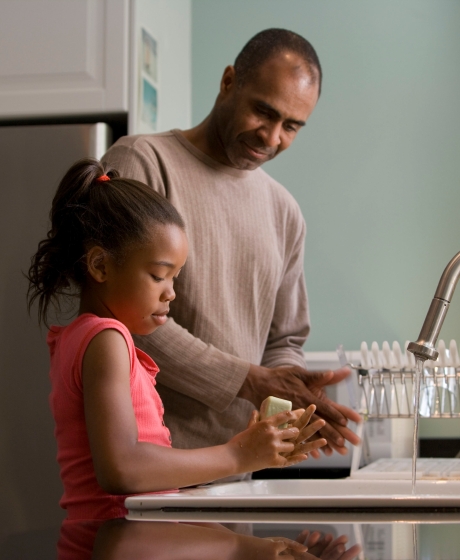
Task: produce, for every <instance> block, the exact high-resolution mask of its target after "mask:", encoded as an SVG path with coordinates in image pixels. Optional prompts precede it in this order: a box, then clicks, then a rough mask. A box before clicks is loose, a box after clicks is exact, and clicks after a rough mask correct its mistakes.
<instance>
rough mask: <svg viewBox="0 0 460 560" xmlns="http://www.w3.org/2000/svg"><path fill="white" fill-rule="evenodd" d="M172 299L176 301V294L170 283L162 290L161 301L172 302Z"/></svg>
mask: <svg viewBox="0 0 460 560" xmlns="http://www.w3.org/2000/svg"><path fill="white" fill-rule="evenodd" d="M173 299H176V292H175V291H174V287H173V284H172V283H171V284H170V285H169V286H167V287H165V289H164V290H163V293H162V294H161V301H172V300H173Z"/></svg>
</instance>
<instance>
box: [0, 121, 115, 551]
mask: <svg viewBox="0 0 460 560" xmlns="http://www.w3.org/2000/svg"><path fill="white" fill-rule="evenodd" d="M109 144H110V128H109V127H108V125H107V124H105V123H97V124H91V125H74V124H72V125H47V126H41V125H37V126H4V127H0V213H1V218H0V227H1V232H0V247H1V252H0V256H1V274H0V290H1V291H0V294H1V313H0V325H1V332H0V542H1V540H2V537H5V535H11V534H15V533H16V534H17V535H18V538H21V535H24V534H26V533H27V534H28V535H29V536H30V535H32V534H36V535H39V534H40V532H43V531H46V530H47V528H52V527H57V526H59V523H60V520H61V519H62V518H63V513H62V511H61V510H60V508H59V505H58V501H59V498H60V496H61V493H62V488H61V484H60V480H59V471H58V466H57V463H56V444H55V441H54V435H53V429H54V425H53V420H52V417H51V413H50V410H49V406H48V394H49V391H50V385H49V378H48V369H49V357H48V349H47V346H46V343H45V338H46V328H45V327H42V328H40V327H39V326H38V322H37V316H36V313H35V314H33V315H32V316H31V317H29V315H28V312H27V306H26V292H27V280H26V279H25V277H24V274H23V273H24V272H26V271H27V270H28V267H29V265H30V258H31V256H32V254H33V253H34V252H35V251H36V249H37V244H38V242H39V240H40V239H42V238H43V237H45V235H46V232H47V231H48V213H49V210H50V208H51V200H52V197H53V195H54V192H55V191H56V188H57V185H58V183H59V181H60V179H61V178H62V176H63V175H64V173H65V172H66V170H67V169H68V168H69V167H70V165H71V164H72V163H74V162H75V161H76V160H78V159H80V158H82V157H87V156H91V157H96V158H100V157H101V156H102V155H103V153H104V152H105V151H106V149H107V147H108V146H109ZM34 532H35V533H34ZM31 544H32V543H31ZM37 552H38V551H37ZM37 558H38V556H37Z"/></svg>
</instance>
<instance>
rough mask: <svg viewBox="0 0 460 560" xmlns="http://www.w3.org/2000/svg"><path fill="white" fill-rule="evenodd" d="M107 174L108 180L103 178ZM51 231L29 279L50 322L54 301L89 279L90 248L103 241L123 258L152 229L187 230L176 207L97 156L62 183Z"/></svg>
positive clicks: (40, 309)
mask: <svg viewBox="0 0 460 560" xmlns="http://www.w3.org/2000/svg"><path fill="white" fill-rule="evenodd" d="M104 175H106V176H108V177H109V180H108V181H101V180H99V178H100V177H102V176H104ZM50 221H51V229H50V230H49V231H48V234H47V236H46V239H43V240H42V241H40V243H39V245H38V250H37V252H36V253H35V255H34V256H33V257H32V262H31V266H30V268H29V272H28V275H27V278H28V280H29V289H28V292H27V299H28V308H29V312H30V310H31V307H32V304H33V303H34V301H35V300H38V317H39V321H40V322H41V321H42V320H44V322H45V324H46V316H47V313H48V310H49V305H50V304H51V303H53V304H54V305H56V307H57V308H58V309H59V296H69V295H70V296H75V295H79V293H80V290H81V288H82V286H83V284H84V282H85V277H86V266H85V255H86V252H87V251H88V250H89V249H90V248H91V247H93V246H95V245H98V246H100V247H102V248H103V249H105V250H106V251H107V252H108V253H109V254H110V255H111V256H112V257H113V258H115V259H117V260H118V261H122V259H123V256H124V253H125V251H126V249H127V247H128V246H129V245H132V244H136V243H141V242H142V241H144V240H145V239H146V238H147V232H148V230H149V227H151V226H154V225H156V224H160V225H169V224H172V225H176V226H178V227H180V228H181V229H185V225H184V221H183V220H182V217H181V216H180V214H179V212H178V211H177V210H176V209H175V208H174V206H173V205H172V204H171V203H170V202H169V201H168V200H167V199H166V198H164V197H163V196H161V195H160V194H158V193H157V192H155V191H154V190H153V189H152V188H151V187H148V186H147V185H145V184H144V183H140V182H139V181H135V180H132V179H124V178H121V177H120V176H119V173H118V171H116V170H115V169H113V168H111V167H110V166H109V165H107V164H106V163H102V162H99V161H98V160H95V159H89V158H87V159H82V160H80V161H77V162H76V163H75V164H74V165H72V167H71V168H70V169H69V171H67V173H66V174H65V176H64V178H63V179H62V181H61V182H60V184H59V187H58V189H57V192H56V194H55V196H54V199H53V203H52V207H51V211H50Z"/></svg>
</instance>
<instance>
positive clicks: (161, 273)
mask: <svg viewBox="0 0 460 560" xmlns="http://www.w3.org/2000/svg"><path fill="white" fill-rule="evenodd" d="M187 252H188V243H187V237H186V235H185V232H184V231H183V230H182V229H181V228H180V227H178V226H176V225H159V226H158V225H157V226H155V227H154V228H152V229H151V234H150V237H149V239H148V241H147V242H146V243H144V244H142V245H139V246H137V247H136V248H134V249H132V250H130V251H129V252H128V254H127V255H126V257H125V258H124V260H123V262H122V264H117V263H116V262H115V261H114V259H112V258H110V257H108V258H107V260H106V280H105V282H104V283H103V290H102V293H101V298H102V299H103V301H101V303H102V304H103V305H104V307H105V308H106V309H107V311H108V312H109V316H112V317H114V318H115V319H118V320H119V321H120V322H121V323H123V324H124V325H125V326H126V327H127V328H128V329H129V331H130V332H131V333H133V334H150V333H152V332H153V331H154V330H155V329H156V328H157V327H159V326H160V325H163V324H164V323H165V322H166V319H167V313H168V312H169V303H170V302H171V301H172V300H173V299H174V298H175V297H176V294H175V292H174V280H175V278H177V276H178V274H179V272H180V270H181V268H182V267H183V266H184V264H185V260H186V258H187Z"/></svg>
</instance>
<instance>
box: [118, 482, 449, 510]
mask: <svg viewBox="0 0 460 560" xmlns="http://www.w3.org/2000/svg"><path fill="white" fill-rule="evenodd" d="M411 491H412V484H411V481H410V480H357V479H351V478H344V479H333V480H330V479H327V480H317V479H304V480H251V481H241V482H230V483H225V484H210V485H206V486H200V487H197V488H190V489H185V490H181V491H179V492H168V493H164V494H143V495H137V496H132V497H129V498H127V499H126V501H125V505H126V507H127V509H128V510H130V511H140V510H159V509H164V508H226V509H232V508H244V509H251V508H307V509H308V508H370V509H375V508H427V507H428V508H430V507H431V508H433V507H447V508H460V481H458V480H456V481H450V480H449V481H446V480H420V481H417V485H416V494H415V495H412V493H411Z"/></svg>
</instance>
